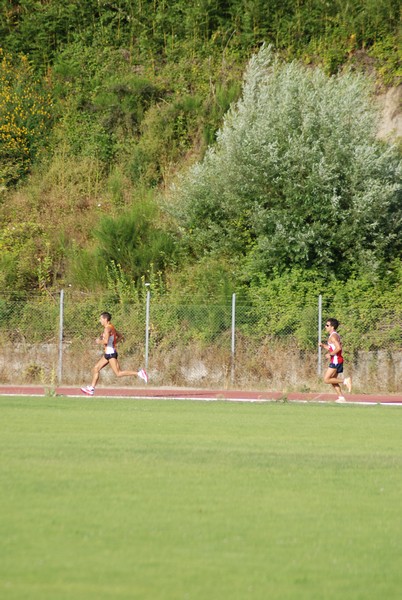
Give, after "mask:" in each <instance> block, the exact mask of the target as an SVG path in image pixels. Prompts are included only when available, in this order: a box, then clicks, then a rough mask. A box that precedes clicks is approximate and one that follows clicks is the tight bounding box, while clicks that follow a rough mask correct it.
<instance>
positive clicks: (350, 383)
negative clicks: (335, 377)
mask: <svg viewBox="0 0 402 600" xmlns="http://www.w3.org/2000/svg"><path fill="white" fill-rule="evenodd" d="M343 385H346V387H347V388H348V392H349V394H350V392H351V391H352V378H351V377H346V379H345V380H344V382H343Z"/></svg>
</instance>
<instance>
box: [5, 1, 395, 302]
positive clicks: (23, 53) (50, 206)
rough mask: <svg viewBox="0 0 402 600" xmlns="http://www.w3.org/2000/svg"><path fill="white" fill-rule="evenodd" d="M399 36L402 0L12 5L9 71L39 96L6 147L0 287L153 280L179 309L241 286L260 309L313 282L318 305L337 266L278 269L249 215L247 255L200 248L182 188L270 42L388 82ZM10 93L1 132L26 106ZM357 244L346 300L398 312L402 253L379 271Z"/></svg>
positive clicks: (241, 225) (126, 289)
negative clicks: (383, 301) (181, 200)
mask: <svg viewBox="0 0 402 600" xmlns="http://www.w3.org/2000/svg"><path fill="white" fill-rule="evenodd" d="M400 34H401V27H400V7H399V6H398V3H397V2H394V0H376V1H374V0H352V1H351V2H348V3H347V5H346V4H345V3H344V2H342V1H341V0H334V1H333V2H322V1H321V0H304V1H303V0H299V1H297V2H294V1H293V0H281V2H278V1H277V0H264V1H263V0H254V1H253V2H248V1H247V0H229V1H228V2H224V3H222V2H220V1H218V0H201V1H200V2H197V3H188V2H186V1H184V0H175V1H173V2H166V1H165V0H159V1H154V0H153V1H152V2H151V1H150V0H114V1H108V0H88V1H87V2H81V1H80V0H70V1H68V2H64V1H62V0H50V1H49V2H46V3H44V2H40V1H39V0H21V1H13V2H9V1H7V0H1V2H0V40H1V48H2V50H1V52H2V54H1V57H0V58H1V60H2V61H3V62H2V64H3V74H7V77H8V79H7V81H8V82H9V81H10V80H12V81H14V88H16V86H17V83H18V82H19V81H21V82H23V84H24V88H25V89H26V90H27V91H28V92H29V94H28V97H27V98H26V99H25V105H24V107H23V111H21V110H19V111H18V119H19V121H15V122H16V123H17V124H18V126H21V128H22V127H23V128H24V140H23V142H24V143H22V142H21V143H20V144H19V143H18V144H15V145H14V146H13V148H12V151H10V149H8V150H7V149H6V147H5V144H4V140H3V144H2V147H1V148H0V157H1V166H0V177H1V187H0V223H1V231H0V248H1V255H0V267H1V270H0V285H1V286H2V288H3V289H5V290H6V291H7V292H10V293H11V294H12V295H14V296H16V297H18V298H20V297H22V298H23V297H25V296H29V294H31V293H32V292H33V291H38V290H39V291H41V292H43V293H46V291H48V290H54V289H58V288H60V287H63V286H67V285H70V286H72V288H73V289H78V290H86V289H91V290H93V291H98V292H99V293H100V294H103V293H105V292H107V293H113V294H117V296H120V295H122V296H127V295H130V294H132V295H133V296H137V295H138V293H141V292H140V290H141V289H142V286H143V282H144V280H145V278H146V279H149V278H151V279H152V281H153V282H154V285H155V291H156V293H158V294H164V295H169V296H170V297H171V298H172V299H175V298H176V299H177V298H179V297H180V298H182V297H183V296H186V295H187V296H188V297H189V298H192V299H195V298H196V296H202V297H204V298H210V299H214V300H217V301H219V302H220V301H222V302H225V301H226V300H227V298H228V297H229V296H230V293H231V292H232V291H234V290H236V291H237V293H238V294H240V296H241V297H243V298H244V299H245V301H247V302H250V301H255V302H257V298H263V297H264V290H267V293H268V294H270V293H271V291H270V290H273V289H274V288H275V286H276V288H275V289H277V291H276V292H275V293H276V294H277V296H278V298H279V297H280V296H281V294H284V293H286V290H287V283H286V281H287V279H291V280H292V281H293V282H294V285H293V287H292V294H293V295H294V297H297V296H298V295H299V296H300V295H301V297H305V294H306V293H307V292H306V285H307V288H308V289H309V290H310V284H311V292H310V291H309V292H308V294H310V293H311V294H312V295H314V296H316V295H317V292H318V291H319V289H318V288H319V287H320V286H321V285H322V280H323V277H325V276H326V275H328V272H325V269H319V270H318V271H317V270H316V266H317V265H313V264H310V263H309V262H308V261H307V262H304V263H303V262H302V261H299V263H298V264H295V265H293V266H292V265H291V264H290V265H289V269H285V272H283V270H282V273H276V272H275V265H269V264H268V263H267V261H264V260H261V256H262V255H263V252H260V250H261V248H259V249H258V251H256V249H255V248H256V247H255V246H253V242H254V241H255V236H254V234H253V233H252V232H251V231H250V227H249V226H248V225H247V222H248V221H247V220H248V218H249V214H247V207H246V206H244V210H243V213H242V214H240V216H239V215H237V216H236V219H235V220H234V222H233V223H232V226H233V231H234V237H236V235H237V234H236V231H237V232H238V235H237V239H236V243H237V245H238V246H240V248H239V249H238V250H236V252H235V253H233V248H230V249H229V251H228V249H227V248H226V247H225V245H224V244H223V243H222V245H221V247H218V248H217V252H215V253H210V252H209V248H208V244H200V245H199V247H198V249H196V248H194V246H192V245H191V244H190V245H189V244H188V243H187V239H186V236H187V234H188V229H186V225H185V221H183V220H182V221H179V222H177V221H176V216H172V215H174V214H175V211H173V210H171V208H172V206H173V205H174V204H175V203H177V196H176V195H175V188H174V184H175V183H176V182H177V177H178V175H180V174H181V173H185V172H187V170H188V168H189V167H190V166H191V165H193V164H194V163H196V162H198V161H202V160H203V157H204V156H205V153H206V151H207V149H208V148H211V147H213V146H214V145H215V140H216V135H217V132H218V130H219V129H220V128H221V127H222V125H223V122H224V121H223V120H224V117H225V115H226V114H227V111H228V109H229V107H230V106H233V103H234V102H236V101H237V100H238V98H239V96H240V92H241V88H242V78H243V73H244V71H245V68H246V65H247V63H248V61H249V59H250V57H251V56H252V55H253V54H254V53H255V52H256V51H257V50H258V48H259V47H260V46H261V44H262V43H266V44H272V48H273V50H274V51H275V52H276V53H277V56H279V57H280V58H281V59H283V60H284V61H286V62H287V63H289V62H290V61H292V60H295V59H297V61H299V63H300V64H304V65H306V67H307V68H308V69H312V68H315V67H320V68H321V69H322V72H323V73H324V74H325V75H326V76H330V75H335V74H337V73H340V72H343V71H344V70H345V69H346V68H350V69H352V71H355V72H364V73H365V74H366V75H367V74H368V75H370V76H371V78H372V79H373V80H374V81H375V84H376V85H377V86H378V87H384V86H386V85H389V84H395V83H398V81H399V80H400V79H399V78H400V77H401V50H400V48H401V44H400ZM10 74H11V79H10ZM13 75H15V76H14V77H13ZM323 77H324V75H323ZM7 85H8V86H9V83H7ZM7 85H6V79H5V78H4V79H3V80H2V82H1V89H0V99H2V105H1V106H0V109H1V110H0V132H1V131H3V132H4V131H6V129H5V128H7V127H9V124H10V115H12V114H13V111H14V112H17V109H18V107H17V104H16V103H15V102H14V104H13V105H12V106H11V105H10V101H9V100H7V98H8V96H7V94H8V88H7ZM14 91H15V93H16V96H15V97H16V98H18V89H15V90H14ZM20 97H21V98H25V97H23V96H22V95H20ZM16 128H17V125H16V127H15V129H16ZM16 131H17V129H16ZM172 186H173V187H172ZM211 215H212V218H214V217H213V213H211ZM383 217H384V215H383ZM397 218H399V217H398V215H397V212H396V216H395V219H397ZM385 221H386V219H385ZM387 223H389V221H386V222H384V223H383V226H384V227H386V224H387ZM201 227H202V226H201ZM200 233H202V229H200ZM204 233H205V231H204ZM116 236H117V238H118V239H119V244H117V243H116V244H115V243H114V242H115V241H116V239H117V238H116ZM215 241H216V242H217V243H218V245H219V240H215ZM120 242H121V243H120ZM349 242H350V246H351V248H352V250H351V252H350V256H351V258H350V257H349V259H350V260H349V264H348V268H347V269H344V270H342V269H339V271H337V272H336V273H335V276H334V277H333V279H332V281H331V283H330V285H333V286H334V289H336V294H339V293H340V290H343V291H344V293H345V294H346V293H347V294H349V296H351V295H353V296H354V297H355V298H356V301H358V300H359V299H360V298H361V295H360V294H357V293H354V292H353V290H357V289H361V288H362V287H364V289H365V290H366V293H367V295H368V296H369V297H378V296H381V297H384V298H387V299H388V301H391V302H393V300H392V298H397V292H395V290H397V289H398V284H399V283H400V272H401V271H400V252H399V246H395V248H394V251H392V249H391V251H389V252H387V253H385V254H384V255H383V256H382V257H380V258H381V261H382V262H381V264H380V265H377V264H376V265H375V266H376V268H375V269H374V271H375V272H376V273H377V274H373V276H372V277H370V276H369V274H368V273H367V272H370V268H368V269H365V270H364V269H363V271H365V272H363V271H362V269H361V261H360V263H359V261H358V260H356V261H354V254H353V243H352V241H351V240H349ZM251 246H253V248H254V250H253V252H254V254H253V253H250V254H249V250H250V247H251ZM237 254H240V255H247V256H248V262H247V260H246V261H245V262H244V261H243V262H241V263H240V262H239V260H238V256H237ZM285 254H286V253H285ZM357 254H358V253H356V259H357ZM360 258H361V256H360ZM377 267H379V268H377ZM285 273H286V275H285ZM345 290H348V291H347V292H346V291H345ZM390 297H391V300H390Z"/></svg>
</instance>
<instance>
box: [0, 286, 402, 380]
mask: <svg viewBox="0 0 402 600" xmlns="http://www.w3.org/2000/svg"><path fill="white" fill-rule="evenodd" d="M322 305H323V302H322V298H321V297H320V296H317V299H316V302H315V303H314V304H311V305H307V306H305V307H303V309H302V310H301V309H300V308H297V307H295V308H294V309H292V306H291V305H290V306H289V305H287V306H286V307H284V306H266V307H261V306H257V307H256V306H251V305H237V304H236V298H235V295H234V296H233V297H232V301H231V302H228V304H227V305H216V304H205V305H193V304H190V303H183V304H172V303H169V302H168V301H165V300H161V299H152V297H151V294H150V293H149V292H148V294H147V296H146V298H144V300H143V301H136V302H132V303H130V302H123V303H122V302H117V301H113V300H108V303H107V306H106V307H105V303H104V301H102V300H101V299H99V298H96V297H93V296H84V295H81V296H74V295H73V294H64V292H62V293H60V294H57V295H54V296H46V297H45V296H41V297H33V298H29V299H28V300H27V299H24V300H15V299H13V300H11V299H8V298H0V331H1V336H2V341H3V343H2V344H1V346H0V383H3V384H5V383H13V384H23V383H37V384H42V385H47V386H56V385H58V384H65V385H81V384H82V383H88V382H89V380H90V378H91V369H92V367H93V365H94V364H95V362H96V361H97V360H98V359H99V357H100V349H99V346H98V345H96V344H95V343H94V339H95V337H97V335H98V334H99V332H100V331H101V326H100V325H99V315H100V313H101V312H102V311H104V310H108V311H109V312H110V313H112V315H113V323H114V324H115V326H116V328H117V329H118V330H119V331H121V332H124V335H125V339H124V342H123V343H121V344H120V345H119V362H120V364H121V366H122V368H124V369H137V368H138V369H139V368H140V367H143V366H145V367H146V368H147V370H148V372H149V376H150V382H149V383H150V385H157V386H190V387H195V386H196V387H209V388H212V387H214V388H228V387H232V388H242V389H251V388H254V389H261V390H263V389H264V390H267V389H270V390H283V391H291V390H298V391H308V390H314V391H319V390H326V391H327V387H328V386H325V385H324V384H323V383H322V373H323V371H324V368H325V366H326V360H325V358H324V357H323V356H322V355H321V352H320V351H319V349H318V341H319V339H321V336H323V335H324V333H323V330H322V326H323V318H324V319H325V318H327V317H329V316H336V318H338V319H339V321H340V322H341V327H340V330H339V332H340V334H341V336H342V340H343V345H344V356H345V365H346V368H345V371H347V373H348V374H352V375H353V379H354V386H355V388H354V389H356V391H361V392H374V391H377V392H399V391H401V389H402V386H401V383H400V382H401V380H402V377H401V376H402V347H401V346H402V344H401V340H402V335H401V334H402V310H401V312H399V313H398V312H397V311H395V310H393V311H390V310H386V309H383V308H376V309H375V308H373V307H371V309H370V310H369V311H367V313H362V311H361V310H359V309H356V310H353V309H351V308H350V307H348V309H347V311H345V314H339V311H338V313H337V314H335V315H334V314H333V313H332V310H331V306H330V303H329V302H326V299H325V298H324V307H325V315H324V316H323V309H322ZM100 383H101V384H102V385H129V386H136V385H141V383H140V382H139V381H138V382H137V381H136V380H135V381H133V379H132V378H124V379H123V378H122V379H119V380H118V381H117V380H116V378H115V376H114V375H113V373H112V371H111V370H110V369H104V370H103V371H102V373H101V380H100Z"/></svg>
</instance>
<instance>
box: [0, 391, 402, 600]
mask: <svg viewBox="0 0 402 600" xmlns="http://www.w3.org/2000/svg"><path fill="white" fill-rule="evenodd" d="M401 431H402V410H401V409H400V408H397V407H381V406H347V405H346V406H345V405H344V406H339V405H330V404H328V405H324V404H320V405H317V404H311V405H305V404H279V403H277V404H275V403H269V404H246V403H228V402H192V401H153V400H144V401H139V400H112V399H96V400H94V399H85V398H83V399H67V398H8V397H2V398H0V461H1V463H0V485H1V496H0V597H1V598H2V600H14V599H28V600H92V599H94V600H95V599H96V600H103V599H123V598H124V599H137V598H138V599H141V600H148V599H149V600H181V599H183V600H184V599H190V600H215V599H216V600H218V599H219V600H225V599H230V600H246V599H247V600H248V599H250V600H254V599H258V600H259V599H261V600H267V599H280V600H286V599H297V600H303V599H306V600H307V599H308V600H311V599H317V600H323V599H325V600H327V599H328V600H331V599H335V598H336V599H342V600H345V599H387V600H390V599H393V598H395V599H396V598H398V599H399V598H400V595H401V587H402V551H401V550H402V518H401V512H402V508H401V506H402V504H401V500H402V435H401Z"/></svg>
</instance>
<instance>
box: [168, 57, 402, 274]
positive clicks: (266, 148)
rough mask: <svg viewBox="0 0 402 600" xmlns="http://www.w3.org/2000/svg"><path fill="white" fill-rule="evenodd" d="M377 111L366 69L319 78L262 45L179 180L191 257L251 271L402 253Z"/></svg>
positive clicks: (397, 170)
mask: <svg viewBox="0 0 402 600" xmlns="http://www.w3.org/2000/svg"><path fill="white" fill-rule="evenodd" d="M377 120H378V112H377V108H376V105H375V101H374V99H373V86H372V82H371V81H370V80H369V79H368V78H367V77H365V76H363V75H359V74H355V73H351V72H348V73H344V74H339V75H337V76H332V77H328V76H327V75H325V74H324V73H323V72H322V71H321V70H320V69H318V68H314V69H313V68H309V67H306V66H303V65H302V64H300V63H299V62H292V63H288V64H287V63H284V62H282V61H281V60H279V58H277V57H276V56H275V55H274V54H273V53H272V51H271V49H270V48H269V47H262V48H261V49H260V51H259V52H258V53H257V54H256V55H254V56H253V57H252V59H251V61H250V63H249V65H248V68H247V71H246V73H245V77H244V84H243V93H242V96H241V98H240V100H239V101H238V102H237V104H236V105H235V106H233V107H232V108H231V109H230V111H229V112H228V114H227V115H226V118H225V120H224V123H223V126H222V128H221V130H220V131H219V133H218V136H217V140H216V143H215V145H214V146H213V147H211V148H210V149H209V151H208V152H207V154H206V156H205V158H204V160H203V161H202V162H201V163H199V164H196V165H195V166H194V167H193V168H192V169H191V171H190V172H189V173H188V174H187V175H186V176H185V177H184V178H183V180H182V181H181V184H180V187H179V189H178V194H177V207H178V208H177V212H178V217H179V221H180V223H181V226H182V228H183V232H184V239H185V241H186V242H187V243H188V245H189V246H190V247H191V248H192V250H193V252H194V253H195V255H196V256H198V257H200V256H201V255H205V253H217V254H219V255H221V254H223V255H228V256H231V257H236V256H237V257H239V259H241V260H242V261H243V265H244V268H245V270H246V271H247V273H248V275H249V277H250V278H252V277H254V276H257V275H258V274H269V273H271V272H273V271H275V272H277V273H278V272H279V273H280V272H282V271H283V270H285V269H289V268H293V267H297V268H302V269H306V268H308V269H310V268H311V269H316V270H318V271H319V272H320V273H321V274H322V275H325V274H326V273H330V272H331V273H332V274H333V275H334V276H336V277H338V278H341V279H343V278H348V277H349V276H350V275H351V274H352V273H355V272H357V271H359V272H361V271H362V270H365V269H369V270H371V271H372V270H376V269H378V270H381V269H382V268H383V267H384V266H385V265H386V264H387V263H388V262H389V261H391V260H392V259H394V258H396V257H398V256H400V253H401V247H402V231H401V229H402V203H401V200H402V186H401V171H402V168H401V160H400V155H398V151H397V149H396V147H394V146H392V145H390V144H387V143H384V142H381V141H380V140H378V139H377V138H376V129H377Z"/></svg>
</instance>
